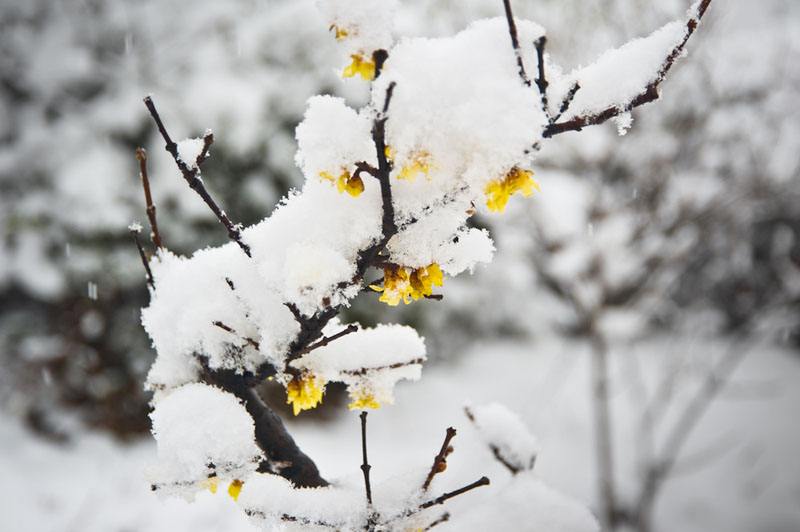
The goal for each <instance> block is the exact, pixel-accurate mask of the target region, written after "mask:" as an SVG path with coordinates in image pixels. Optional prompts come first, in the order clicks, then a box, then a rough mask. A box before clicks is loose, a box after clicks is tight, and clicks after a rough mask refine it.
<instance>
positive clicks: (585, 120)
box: [542, 0, 711, 138]
mask: <svg viewBox="0 0 800 532" xmlns="http://www.w3.org/2000/svg"><path fill="white" fill-rule="evenodd" d="M710 4H711V0H700V1H699V2H698V3H697V4H696V8H695V10H694V13H692V15H691V16H690V17H689V19H688V20H687V21H686V29H685V32H684V36H683V38H682V39H681V41H680V42H679V43H678V44H677V45H676V46H675V47H674V48H672V50H670V53H669V54H668V55H667V56H666V57H665V58H664V62H663V63H662V65H661V68H660V69H659V70H658V74H657V76H656V77H655V79H654V80H653V81H651V82H650V83H649V84H648V85H647V86H646V87H645V88H644V90H643V91H642V92H640V93H639V94H638V95H637V96H635V97H634V98H633V99H632V100H631V101H629V102H627V103H626V104H624V105H613V106H610V107H607V108H606V109H604V110H602V111H598V112H592V113H591V114H582V115H578V116H575V117H573V118H570V119H569V120H567V121H565V122H556V123H552V124H550V125H548V126H547V127H546V128H545V130H544V132H543V134H542V136H544V137H545V138H548V137H552V136H554V135H558V134H560V133H565V132H567V131H580V130H581V129H583V128H584V127H586V126H593V125H597V124H602V123H603V122H605V121H607V120H609V119H611V118H614V117H615V116H618V115H620V114H623V113H627V112H630V110H631V109H633V108H635V107H639V106H641V105H644V104H646V103H650V102H652V101H655V100H657V99H658V98H659V96H660V94H659V87H660V86H661V83H662V82H663V81H664V80H665V79H666V77H667V74H668V73H669V71H670V69H671V68H672V66H673V65H674V64H675V61H676V60H677V59H678V58H679V57H680V56H681V55H682V54H683V51H684V49H685V48H686V43H687V42H688V41H689V38H690V37H691V36H692V35H693V34H694V32H695V30H696V29H697V27H698V26H699V25H700V21H701V20H702V19H703V16H704V15H705V13H706V11H707V10H708V7H709V5H710ZM575 86H577V85H575ZM575 91H577V89H575ZM570 92H572V91H570ZM572 96H573V97H574V93H573V94H572ZM565 101H566V100H565ZM559 114H560V113H559Z"/></svg>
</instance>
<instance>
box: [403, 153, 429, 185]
mask: <svg viewBox="0 0 800 532" xmlns="http://www.w3.org/2000/svg"><path fill="white" fill-rule="evenodd" d="M432 166H433V165H432V164H431V154H430V153H428V152H427V151H420V152H417V153H415V154H414V155H413V156H412V157H411V162H410V163H409V164H406V165H403V167H402V168H400V172H399V173H398V174H397V179H406V180H408V181H413V180H414V179H415V178H416V177H417V175H418V174H425V177H429V174H430V171H431V168H432Z"/></svg>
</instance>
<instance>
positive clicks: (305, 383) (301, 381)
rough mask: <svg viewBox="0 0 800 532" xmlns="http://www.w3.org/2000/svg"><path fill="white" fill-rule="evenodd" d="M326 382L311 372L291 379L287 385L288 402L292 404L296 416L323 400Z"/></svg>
mask: <svg viewBox="0 0 800 532" xmlns="http://www.w3.org/2000/svg"><path fill="white" fill-rule="evenodd" d="M325 384H326V383H325V381H323V380H321V379H318V378H317V377H315V376H314V375H311V374H306V375H303V376H302V377H295V378H293V379H292V380H291V381H289V384H287V385H286V404H290V405H292V411H293V412H294V415H295V416H296V415H297V414H299V413H300V412H302V411H303V410H311V409H312V408H315V407H316V406H317V405H318V404H320V403H321V402H322V394H323V393H324V392H325Z"/></svg>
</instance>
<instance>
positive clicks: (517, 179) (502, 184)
mask: <svg viewBox="0 0 800 532" xmlns="http://www.w3.org/2000/svg"><path fill="white" fill-rule="evenodd" d="M534 190H536V191H537V192H541V190H542V189H541V188H540V187H539V183H537V182H536V180H535V179H533V172H532V171H531V170H523V169H522V168H519V167H517V166H515V167H514V168H512V169H511V171H509V172H508V173H507V174H506V176H505V177H504V178H503V179H495V180H493V181H490V182H489V184H487V185H486V188H485V189H484V192H485V193H486V196H487V198H486V206H487V207H488V208H489V210H490V211H492V212H503V211H504V210H505V209H506V204H507V203H508V200H509V198H510V197H511V196H512V195H514V194H516V193H517V192H521V193H522V195H523V196H525V197H526V198H527V197H529V196H531V195H532V194H533V191H534Z"/></svg>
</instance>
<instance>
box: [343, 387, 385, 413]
mask: <svg viewBox="0 0 800 532" xmlns="http://www.w3.org/2000/svg"><path fill="white" fill-rule="evenodd" d="M350 399H351V401H350V404H348V405H347V408H349V409H350V410H365V409H367V408H371V409H373V410H375V409H378V408H380V407H381V404H380V403H379V402H378V401H377V400H376V399H375V395H374V394H372V393H370V392H368V391H366V390H362V389H360V388H358V389H356V390H354V391H350Z"/></svg>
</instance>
